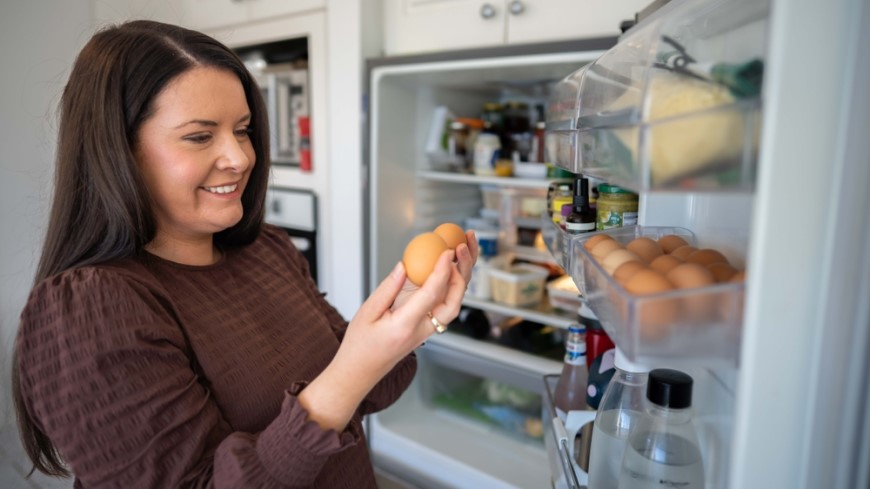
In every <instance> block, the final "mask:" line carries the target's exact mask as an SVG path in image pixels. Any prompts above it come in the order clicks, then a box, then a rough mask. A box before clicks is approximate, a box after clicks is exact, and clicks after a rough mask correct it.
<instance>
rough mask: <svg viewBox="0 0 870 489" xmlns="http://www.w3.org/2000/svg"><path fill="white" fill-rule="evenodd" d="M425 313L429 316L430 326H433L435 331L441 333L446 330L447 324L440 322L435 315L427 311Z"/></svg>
mask: <svg viewBox="0 0 870 489" xmlns="http://www.w3.org/2000/svg"><path fill="white" fill-rule="evenodd" d="M426 315H427V316H429V321H431V322H432V326H435V332H436V333H438V334H441V333H443V332H445V331H447V326H445V325H443V324H441V321H439V320H438V319H437V318H436V317H435V316H433V315H432V313H431V312H427V313H426Z"/></svg>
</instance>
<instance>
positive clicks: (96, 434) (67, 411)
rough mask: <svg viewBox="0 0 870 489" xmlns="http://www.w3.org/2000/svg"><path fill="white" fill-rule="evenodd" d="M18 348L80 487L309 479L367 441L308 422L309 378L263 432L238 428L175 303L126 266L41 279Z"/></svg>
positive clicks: (28, 398)
mask: <svg viewBox="0 0 870 489" xmlns="http://www.w3.org/2000/svg"><path fill="white" fill-rule="evenodd" d="M16 348H17V352H18V362H19V363H18V366H19V372H20V379H21V389H22V394H23V398H24V401H25V404H26V406H27V409H28V411H29V412H30V413H31V414H32V417H33V419H35V420H36V423H37V424H38V426H39V427H40V429H41V430H43V432H44V433H45V434H46V435H47V436H48V437H49V439H50V440H51V441H52V443H53V444H54V445H55V447H56V448H57V449H58V451H59V452H60V454H61V455H62V457H63V458H64V460H65V461H66V462H67V463H68V464H69V466H70V468H71V469H72V471H73V473H74V474H75V476H76V478H77V479H79V480H80V482H81V483H82V485H83V486H84V487H89V488H90V487H93V488H105V487H117V488H167V487H214V488H225V487H258V488H281V487H306V486H310V485H311V484H312V483H313V481H314V480H315V478H316V477H317V475H318V473H319V472H320V469H321V467H322V466H323V464H324V462H325V461H326V460H327V458H328V457H330V455H333V454H336V453H338V452H341V451H343V450H345V449H346V448H348V447H350V446H352V445H354V444H356V443H357V442H359V440H360V439H361V434H360V433H358V432H356V431H355V428H353V424H351V425H349V428H348V429H347V430H346V431H345V432H342V433H336V432H334V431H329V430H326V431H324V430H322V429H320V428H319V427H318V426H317V425H316V424H315V423H313V422H311V421H308V420H307V418H308V415H307V412H306V411H305V410H304V409H303V407H302V406H301V405H300V404H299V403H298V402H297V398H296V395H297V394H298V393H299V391H300V390H301V389H302V388H304V386H302V385H294V386H290V388H289V389H288V390H287V391H286V392H285V394H284V400H283V404H282V407H281V410H280V413H279V414H278V416H277V417H276V418H275V419H274V420H273V421H272V422H271V423H270V424H269V425H268V426H267V427H266V428H265V429H264V430H263V431H261V432H259V433H243V432H234V431H233V430H232V429H231V428H230V426H229V424H228V423H227V422H226V420H225V419H223V417H222V415H221V412H220V410H219V409H218V406H217V404H216V402H215V400H214V398H213V396H212V395H211V394H210V392H209V390H208V388H207V387H206V386H207V383H206V382H204V380H203V379H202V378H201V377H200V376H199V375H198V374H197V373H196V370H195V368H194V363H195V362H194V357H193V355H192V353H191V352H190V351H189V347H188V345H187V342H186V341H185V337H184V333H183V331H182V330H181V329H180V328H179V327H178V325H177V321H176V320H175V312H174V311H173V309H172V306H171V305H170V303H169V301H167V300H166V299H165V297H161V295H160V293H159V291H155V290H154V288H152V287H149V286H146V285H145V284H143V283H142V282H140V281H138V280H137V279H135V278H134V277H132V276H126V275H124V274H123V273H121V272H118V271H113V270H105V269H96V268H83V269H79V270H74V271H68V272H65V273H63V274H61V275H59V276H56V277H53V278H50V279H48V280H46V281H44V282H43V283H41V284H40V285H38V286H37V287H36V288H34V290H33V292H32V293H31V297H30V299H29V301H28V303H27V305H26V307H25V309H24V312H23V313H22V323H21V330H20V332H19V336H18V340H17V343H16Z"/></svg>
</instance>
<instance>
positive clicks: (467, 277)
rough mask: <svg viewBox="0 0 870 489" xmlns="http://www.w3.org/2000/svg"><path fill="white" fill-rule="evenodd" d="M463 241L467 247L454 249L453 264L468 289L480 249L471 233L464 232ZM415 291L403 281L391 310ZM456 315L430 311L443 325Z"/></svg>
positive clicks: (400, 304) (414, 287)
mask: <svg viewBox="0 0 870 489" xmlns="http://www.w3.org/2000/svg"><path fill="white" fill-rule="evenodd" d="M465 241H466V242H467V243H468V245H463V244H461V245H459V246H457V247H456V257H455V258H456V260H455V263H454V264H455V266H456V268H457V269H458V270H459V274H460V275H461V276H462V280H463V281H464V282H465V287H466V288H468V282H469V281H471V270H472V269H473V268H474V264H475V263H477V256H478V254H479V253H480V248H479V247H478V245H477V237H476V236H475V235H474V232H473V231H466V232H465ZM417 290H419V287H417V286H416V285H414V283H413V282H411V281H410V280H405V284H404V285H403V286H402V292H401V293H400V294H399V296H398V297H396V301H395V302H394V303H393V309H396V308H398V307H401V306H402V304H404V303H405V302H406V301H407V300H408V298H410V297H411V296H412V295H413V294H414V292H416V291H417ZM463 294H464V292H463ZM458 314H459V309H457V310H456V311H455V313H453V315H449V314H447V311H444V310H437V311H436V310H433V311H432V316H433V317H435V318H436V319H438V321H439V322H441V324H444V325H446V324H449V323H450V322H451V321H453V320H454V319H455V318H456V316H457V315H458Z"/></svg>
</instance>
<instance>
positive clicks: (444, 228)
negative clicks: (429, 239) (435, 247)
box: [434, 222, 468, 250]
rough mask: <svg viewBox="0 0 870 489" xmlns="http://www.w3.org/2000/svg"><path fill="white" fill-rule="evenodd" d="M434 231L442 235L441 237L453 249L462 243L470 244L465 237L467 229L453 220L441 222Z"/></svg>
mask: <svg viewBox="0 0 870 489" xmlns="http://www.w3.org/2000/svg"><path fill="white" fill-rule="evenodd" d="M434 233H435V234H437V235H438V236H441V239H443V240H444V242H445V243H447V246H448V247H449V248H450V249H451V250H455V249H456V247H457V246H459V245H461V244H468V241H467V240H466V239H465V231H464V230H463V229H462V228H461V227H459V226H457V225H456V224H453V223H452V222H445V223H444V224H441V225H440V226H438V227H437V228H435V231H434Z"/></svg>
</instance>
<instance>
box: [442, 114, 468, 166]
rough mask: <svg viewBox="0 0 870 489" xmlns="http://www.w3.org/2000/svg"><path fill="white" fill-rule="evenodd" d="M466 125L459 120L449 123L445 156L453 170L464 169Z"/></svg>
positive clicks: (466, 152) (466, 137)
mask: <svg viewBox="0 0 870 489" xmlns="http://www.w3.org/2000/svg"><path fill="white" fill-rule="evenodd" d="M468 134H469V129H468V126H467V125H465V124H464V123H463V122H460V121H453V122H451V123H450V135H449V137H448V138H447V157H448V162H449V164H450V167H451V168H452V169H453V170H454V171H465V170H466V169H467V163H468V151H467V146H466V144H467V143H468Z"/></svg>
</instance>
